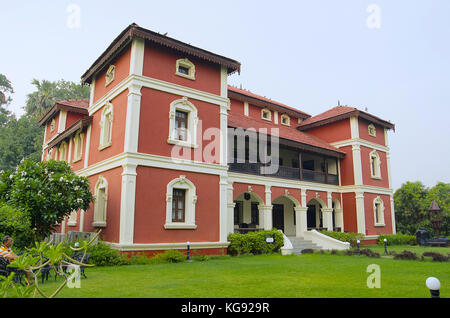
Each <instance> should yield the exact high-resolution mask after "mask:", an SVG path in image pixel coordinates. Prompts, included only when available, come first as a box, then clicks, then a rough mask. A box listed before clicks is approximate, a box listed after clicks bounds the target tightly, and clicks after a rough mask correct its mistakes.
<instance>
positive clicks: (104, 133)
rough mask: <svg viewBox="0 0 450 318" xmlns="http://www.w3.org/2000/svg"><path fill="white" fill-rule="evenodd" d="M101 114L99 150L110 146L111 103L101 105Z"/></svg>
mask: <svg viewBox="0 0 450 318" xmlns="http://www.w3.org/2000/svg"><path fill="white" fill-rule="evenodd" d="M101 116H102V117H101V120H100V128H101V129H100V146H99V150H102V149H104V148H106V147H109V146H111V142H112V125H113V105H112V104H111V103H109V102H108V103H106V105H105V106H104V107H103V110H102V115H101Z"/></svg>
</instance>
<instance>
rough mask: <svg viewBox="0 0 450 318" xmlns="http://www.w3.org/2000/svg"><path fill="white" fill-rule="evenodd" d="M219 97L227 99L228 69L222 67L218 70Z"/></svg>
mask: <svg viewBox="0 0 450 318" xmlns="http://www.w3.org/2000/svg"><path fill="white" fill-rule="evenodd" d="M220 96H222V97H225V98H227V97H228V69H227V68H226V67H224V66H222V67H221V68H220Z"/></svg>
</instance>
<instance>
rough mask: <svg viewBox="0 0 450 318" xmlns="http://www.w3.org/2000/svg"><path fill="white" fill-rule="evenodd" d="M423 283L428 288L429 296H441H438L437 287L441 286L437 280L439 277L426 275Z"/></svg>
mask: <svg viewBox="0 0 450 318" xmlns="http://www.w3.org/2000/svg"><path fill="white" fill-rule="evenodd" d="M425 284H426V285H427V287H428V289H429V290H430V293H431V298H441V297H440V296H439V288H441V283H440V282H439V279H437V278H436V277H428V278H427V280H426V281H425Z"/></svg>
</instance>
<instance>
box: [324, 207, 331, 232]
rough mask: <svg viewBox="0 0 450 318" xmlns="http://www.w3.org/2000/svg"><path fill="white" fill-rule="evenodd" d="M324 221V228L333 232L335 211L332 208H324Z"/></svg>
mask: <svg viewBox="0 0 450 318" xmlns="http://www.w3.org/2000/svg"><path fill="white" fill-rule="evenodd" d="M321 211H322V220H323V227H324V228H326V229H327V230H328V231H333V209H332V208H322V209H321Z"/></svg>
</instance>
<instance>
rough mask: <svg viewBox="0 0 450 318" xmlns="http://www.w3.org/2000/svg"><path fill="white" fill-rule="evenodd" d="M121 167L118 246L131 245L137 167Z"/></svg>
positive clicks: (126, 165) (130, 165)
mask: <svg viewBox="0 0 450 318" xmlns="http://www.w3.org/2000/svg"><path fill="white" fill-rule="evenodd" d="M122 167H123V172H122V193H121V197H120V234H119V244H133V239H134V206H135V200H136V176H137V173H136V167H137V165H136V164H130V163H126V164H124V165H123V166H122Z"/></svg>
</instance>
